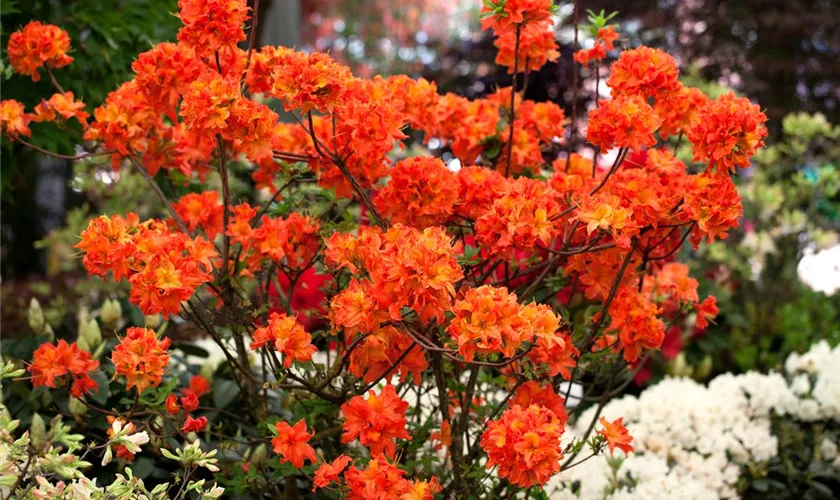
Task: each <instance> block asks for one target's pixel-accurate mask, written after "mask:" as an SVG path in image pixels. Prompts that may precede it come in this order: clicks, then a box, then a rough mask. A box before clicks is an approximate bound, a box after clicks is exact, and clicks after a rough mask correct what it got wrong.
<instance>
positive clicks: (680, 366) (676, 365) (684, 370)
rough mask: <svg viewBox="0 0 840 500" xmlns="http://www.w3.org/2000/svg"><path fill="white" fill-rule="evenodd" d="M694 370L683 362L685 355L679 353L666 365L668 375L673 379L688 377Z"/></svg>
mask: <svg viewBox="0 0 840 500" xmlns="http://www.w3.org/2000/svg"><path fill="white" fill-rule="evenodd" d="M693 371H694V369H693V368H692V367H691V366H690V365H689V364H688V362H687V361H686V360H685V354H684V353H679V354H678V355H677V357H676V358H674V359H672V360H671V362H670V363H668V374H669V375H671V376H673V377H690V376H691V372H693Z"/></svg>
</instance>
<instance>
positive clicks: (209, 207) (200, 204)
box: [172, 191, 223, 240]
mask: <svg viewBox="0 0 840 500" xmlns="http://www.w3.org/2000/svg"><path fill="white" fill-rule="evenodd" d="M172 208H174V209H175V212H177V213H178V216H179V217H181V220H183V221H184V224H186V225H187V229H189V230H190V231H195V230H196V229H197V228H198V227H201V228H202V229H203V230H204V233H205V234H206V235H207V237H208V238H209V239H211V240H212V239H215V238H216V235H217V234H219V233H220V232H221V231H222V220H223V218H222V212H223V210H222V204H221V203H220V202H219V193H217V192H216V191H204V192H203V193H190V194H187V195H184V196H182V197H181V199H180V200H178V201H177V202H176V203H173V204H172Z"/></svg>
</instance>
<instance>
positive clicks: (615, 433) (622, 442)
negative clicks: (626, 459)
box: [597, 417, 633, 453]
mask: <svg viewBox="0 0 840 500" xmlns="http://www.w3.org/2000/svg"><path fill="white" fill-rule="evenodd" d="M622 420H623V418H619V419H617V420H614V421H612V422H609V421H608V420H607V419H606V418H604V417H601V418H600V419H599V422H601V425H603V426H604V428H603V429H601V430H598V431H597V433H598V434H600V435H601V436H604V439H606V440H607V446H609V447H610V453H613V451H614V450H615V447H616V446H617V447H618V448H619V449H620V450H621V451H623V452H624V453H630V452H631V451H633V446H631V445H630V443H631V442H632V441H633V437H632V436H631V435H630V433H629V432H627V428H626V427H624V425H623V424H622V423H621V421H622Z"/></svg>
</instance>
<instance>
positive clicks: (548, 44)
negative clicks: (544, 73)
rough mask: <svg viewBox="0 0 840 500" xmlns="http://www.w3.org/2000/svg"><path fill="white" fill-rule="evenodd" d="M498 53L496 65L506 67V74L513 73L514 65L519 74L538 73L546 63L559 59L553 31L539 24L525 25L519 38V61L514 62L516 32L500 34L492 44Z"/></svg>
mask: <svg viewBox="0 0 840 500" xmlns="http://www.w3.org/2000/svg"><path fill="white" fill-rule="evenodd" d="M493 45H495V46H496V48H497V49H499V51H498V52H497V53H496V64H498V65H499V66H506V67H507V68H508V73H513V67H514V64H516V65H517V68H518V71H519V72H520V73H524V72H528V71H539V69H540V68H542V67H543V65H545V63H547V62H549V61H550V62H554V61H556V60H557V58H558V57H560V51H559V50H558V47H557V42H556V41H555V39H554V31H552V30H551V29H550V28H548V29H547V27H545V26H543V25H540V24H527V25H525V27H524V28H523V29H522V33H521V35H520V38H519V61H518V62H516V61H515V54H514V52H515V51H516V31H515V30H514V31H504V32H502V33H501V34H500V35H499V36H498V38H496V41H495V42H493Z"/></svg>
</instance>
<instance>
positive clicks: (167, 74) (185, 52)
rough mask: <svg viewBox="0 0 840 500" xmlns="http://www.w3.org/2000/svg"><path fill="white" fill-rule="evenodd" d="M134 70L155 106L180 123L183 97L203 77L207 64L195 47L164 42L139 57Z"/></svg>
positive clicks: (140, 85)
mask: <svg viewBox="0 0 840 500" xmlns="http://www.w3.org/2000/svg"><path fill="white" fill-rule="evenodd" d="M131 69H132V70H133V71H134V73H135V74H136V75H137V76H136V77H135V81H136V82H137V87H138V89H140V91H142V92H143V94H144V95H145V96H146V99H147V100H148V102H149V104H150V105H151V107H152V108H154V109H155V110H157V111H159V112H162V113H164V114H165V115H166V116H167V117H169V119H170V120H172V121H173V122H177V121H178V114H177V107H178V102H179V101H180V99H181V95H182V94H184V93H186V91H187V89H188V88H189V85H190V83H191V82H193V81H195V80H196V79H197V78H198V77H199V75H201V73H202V70H203V69H204V65H203V64H202V63H201V61H200V60H199V59H198V58H197V57H196V54H195V50H194V49H193V48H192V47H189V46H186V45H180V44H175V43H160V44H158V45H155V46H154V47H152V49H151V50H147V51H146V52H143V53H142V54H140V55H138V56H137V59H136V60H135V61H134V62H133V63H132V64H131Z"/></svg>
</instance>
